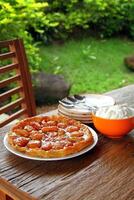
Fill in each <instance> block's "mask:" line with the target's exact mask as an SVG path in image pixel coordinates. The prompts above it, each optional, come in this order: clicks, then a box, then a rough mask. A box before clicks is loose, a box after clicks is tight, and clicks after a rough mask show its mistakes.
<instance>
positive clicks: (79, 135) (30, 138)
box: [7, 115, 94, 158]
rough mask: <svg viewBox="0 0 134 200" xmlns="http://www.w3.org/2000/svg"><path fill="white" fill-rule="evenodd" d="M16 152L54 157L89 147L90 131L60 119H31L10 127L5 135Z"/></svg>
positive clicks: (44, 117)
mask: <svg viewBox="0 0 134 200" xmlns="http://www.w3.org/2000/svg"><path fill="white" fill-rule="evenodd" d="M7 140H8V143H9V144H10V145H11V146H12V147H13V148H14V149H15V150H17V151H19V152H22V153H24V154H27V155H29V156H32V157H41V158H58V157H64V156H67V155H70V154H74V153H77V152H79V151H81V150H83V149H84V148H86V147H88V146H90V145H92V144H93V142H94V139H93V136H92V133H91V131H90V129H89V128H88V127H87V126H86V125H84V124H82V123H81V122H79V121H76V120H74V119H71V118H67V117H63V116H58V115H57V116H35V117H31V118H27V119H24V120H22V121H20V122H18V123H17V124H16V125H14V126H13V127H12V129H11V131H10V132H9V133H8V136H7Z"/></svg>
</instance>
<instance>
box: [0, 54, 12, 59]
mask: <svg viewBox="0 0 134 200" xmlns="http://www.w3.org/2000/svg"><path fill="white" fill-rule="evenodd" d="M13 57H15V52H9V53H3V54H1V55H0V60H5V59H9V58H13Z"/></svg>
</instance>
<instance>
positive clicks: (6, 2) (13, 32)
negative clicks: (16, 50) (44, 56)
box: [0, 0, 48, 70]
mask: <svg viewBox="0 0 134 200" xmlns="http://www.w3.org/2000/svg"><path fill="white" fill-rule="evenodd" d="M47 6H48V3H47V2H46V3H36V1H35V0H27V1H26V0H0V40H7V39H13V38H23V40H24V44H25V47H26V50H27V55H28V60H29V63H30V66H31V67H32V70H35V69H38V68H39V62H40V58H39V55H38V48H37V47H36V44H33V39H32V36H31V35H30V34H29V32H28V30H29V28H30V27H33V29H35V30H36V32H39V33H42V27H44V25H46V24H48V20H47V19H46V16H45V14H44V12H43V11H44V8H45V7H47Z"/></svg>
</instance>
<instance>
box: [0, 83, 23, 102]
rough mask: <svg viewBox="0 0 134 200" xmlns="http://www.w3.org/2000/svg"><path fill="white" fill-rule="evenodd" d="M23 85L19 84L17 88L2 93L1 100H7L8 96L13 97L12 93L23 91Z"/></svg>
mask: <svg viewBox="0 0 134 200" xmlns="http://www.w3.org/2000/svg"><path fill="white" fill-rule="evenodd" d="M22 90H23V87H22V86H18V87H16V88H13V89H11V90H8V91H6V92H4V93H2V94H0V101H3V100H6V99H7V98H9V97H11V96H12V95H14V94H16V93H18V92H22Z"/></svg>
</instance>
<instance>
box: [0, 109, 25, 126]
mask: <svg viewBox="0 0 134 200" xmlns="http://www.w3.org/2000/svg"><path fill="white" fill-rule="evenodd" d="M26 113H27V110H26V109H24V108H23V109H21V110H19V111H17V112H15V113H14V114H12V115H10V116H9V117H8V118H7V119H5V120H3V121H2V122H1V123H0V127H3V126H5V125H6V124H8V123H9V122H12V121H13V120H15V119H18V118H19V117H20V116H22V115H24V114H26Z"/></svg>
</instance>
